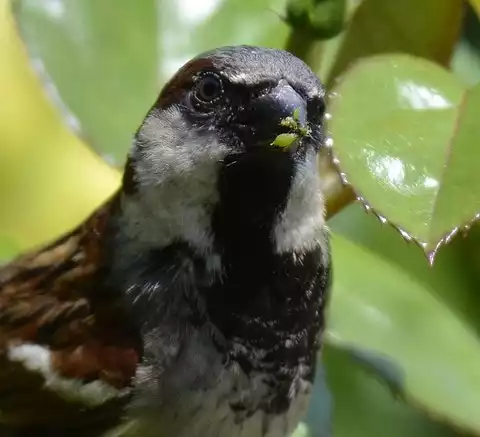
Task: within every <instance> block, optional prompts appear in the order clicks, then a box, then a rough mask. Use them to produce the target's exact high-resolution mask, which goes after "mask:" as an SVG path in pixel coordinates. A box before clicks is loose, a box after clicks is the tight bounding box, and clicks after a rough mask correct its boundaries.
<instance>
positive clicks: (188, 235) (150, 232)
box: [122, 109, 228, 269]
mask: <svg viewBox="0 0 480 437" xmlns="http://www.w3.org/2000/svg"><path fill="white" fill-rule="evenodd" d="M179 132H180V134H179ZM227 152H228V148H227V147H226V146H225V145H223V144H222V143H219V141H218V139H217V137H216V135H215V134H214V133H212V132H209V131H207V130H203V131H195V130H193V129H192V128H191V127H189V126H188V124H187V122H186V121H185V120H184V119H183V115H182V114H181V113H180V111H179V110H178V109H170V110H165V111H164V112H163V113H162V116H161V117H160V116H158V115H157V114H156V112H155V110H154V111H153V112H152V113H151V114H150V115H149V116H148V117H147V119H146V120H145V122H144V124H143V126H142V128H141V130H140V133H139V136H138V143H137V144H136V145H135V147H134V149H133V151H132V153H133V155H132V156H133V158H134V161H135V165H136V167H135V172H136V177H137V179H138V182H139V186H140V190H141V194H140V195H138V196H136V197H135V198H133V199H132V198H129V197H125V198H124V199H123V203H122V208H123V210H124V213H125V216H126V220H125V222H124V224H125V226H124V228H125V229H126V232H127V234H128V236H129V237H130V239H131V240H132V241H137V242H138V243H139V244H142V245H144V246H147V247H148V246H166V245H168V244H170V243H172V242H174V241H178V240H183V241H187V242H188V243H189V244H190V245H191V246H192V247H194V248H195V249H196V250H197V252H198V253H200V254H202V255H203V256H205V257H207V258H208V257H209V256H210V255H212V254H213V252H214V248H213V246H214V237H213V232H212V229H211V215H212V212H213V210H214V208H215V206H216V204H217V203H218V201H219V193H218V189H217V177H218V170H219V167H220V165H221V162H222V161H223V159H224V157H225V155H226V154H227ZM140 196H141V197H140ZM212 256H213V255H212ZM209 263H210V264H211V266H212V268H215V269H216V268H217V267H218V264H219V260H218V259H212V260H210V261H209Z"/></svg>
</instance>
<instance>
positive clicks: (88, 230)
mask: <svg viewBox="0 0 480 437" xmlns="http://www.w3.org/2000/svg"><path fill="white" fill-rule="evenodd" d="M113 202H114V199H113V200H111V201H109V202H107V203H106V204H105V205H104V206H103V207H101V208H100V209H99V210H97V211H96V212H95V213H94V214H93V215H91V216H90V217H89V218H88V219H87V220H86V221H85V222H84V223H82V224H81V225H80V226H78V227H77V228H76V229H74V230H73V231H72V232H70V233H68V234H67V235H64V236H62V237H61V238H59V239H58V240H57V241H55V242H54V243H52V244H50V245H48V246H47V247H44V248H42V249H40V250H38V251H36V252H33V253H29V254H27V255H24V256H21V257H20V258H18V259H16V260H14V261H13V262H12V263H10V264H8V265H6V266H4V267H2V268H0V426H4V425H7V426H10V427H12V428H25V429H26V428H32V429H47V430H53V431H54V430H56V429H67V428H72V429H76V430H78V429H80V428H79V427H80V426H82V427H85V426H87V427H90V428H89V429H90V432H91V431H92V429H93V428H92V427H96V426H98V427H100V428H101V427H104V426H107V427H108V426H109V423H107V422H111V423H115V422H117V421H118V420H119V418H120V415H121V410H122V408H121V407H122V406H123V405H124V403H125V402H126V399H127V398H128V396H129V386H130V382H131V379H132V377H133V376H134V374H135V369H136V367H137V364H138V362H139V360H140V354H141V346H140V344H141V343H140V341H139V339H138V335H137V333H136V330H135V329H134V328H133V327H132V325H131V323H130V322H129V319H128V317H127V315H126V312H125V310H124V309H123V307H122V304H121V302H120V296H118V293H117V294H116V293H115V292H114V291H112V290H109V289H108V287H106V286H105V284H104V282H102V250H101V236H102V232H103V229H104V227H105V225H106V221H107V218H108V216H109V213H110V210H111V207H112V203H113ZM34 435H37V434H34ZM50 435H52V434H50ZM69 435H70V434H69ZM88 435H93V434H91V433H89V434H88Z"/></svg>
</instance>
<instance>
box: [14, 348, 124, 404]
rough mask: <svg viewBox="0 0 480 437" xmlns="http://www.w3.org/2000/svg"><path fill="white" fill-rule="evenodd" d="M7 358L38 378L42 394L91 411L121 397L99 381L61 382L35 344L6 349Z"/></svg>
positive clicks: (46, 352)
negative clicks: (51, 395) (54, 394)
mask: <svg viewBox="0 0 480 437" xmlns="http://www.w3.org/2000/svg"><path fill="white" fill-rule="evenodd" d="M7 357H8V359H9V360H10V361H12V362H17V363H20V364H22V365H23V367H24V368H25V369H27V370H29V371H31V372H35V373H38V374H40V375H42V376H43V378H44V381H45V385H44V388H45V389H46V390H50V391H51V392H54V393H56V394H58V395H59V396H60V397H62V398H64V399H65V400H67V401H70V402H78V403H80V404H83V405H85V406H88V407H95V406H99V405H102V404H103V403H105V402H106V401H108V400H110V399H114V398H116V397H119V396H121V395H122V394H123V391H122V390H118V389H116V388H115V387H112V386H111V385H109V384H107V383H105V382H103V381H100V380H97V381H92V382H88V383H84V382H83V381H81V380H79V379H71V378H64V377H62V376H60V375H58V374H57V373H56V372H55V371H54V370H53V369H52V364H51V360H52V353H51V352H50V350H49V349H48V348H46V347H43V346H40V345H37V344H30V343H29V344H22V345H19V346H10V347H9V348H8V351H7Z"/></svg>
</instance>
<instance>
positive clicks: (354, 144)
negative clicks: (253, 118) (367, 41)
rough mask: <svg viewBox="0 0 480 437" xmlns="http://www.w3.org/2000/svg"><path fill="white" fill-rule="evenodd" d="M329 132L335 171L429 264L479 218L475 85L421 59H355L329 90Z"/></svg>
mask: <svg viewBox="0 0 480 437" xmlns="http://www.w3.org/2000/svg"><path fill="white" fill-rule="evenodd" d="M333 95H336V97H334V98H333V99H332V101H331V104H330V111H331V114H332V119H331V122H330V129H331V132H332V135H333V138H334V150H335V153H336V155H337V157H338V159H339V166H340V169H341V171H342V172H343V173H344V174H345V175H346V178H347V179H348V181H349V182H350V183H351V184H352V186H353V187H354V189H355V191H356V192H357V193H358V194H359V195H360V196H361V197H362V199H363V200H364V201H365V202H366V203H368V205H369V206H371V207H372V208H373V209H374V210H375V211H376V213H377V214H379V215H380V216H383V217H385V219H386V220H388V221H389V222H390V223H392V224H394V225H395V226H397V227H398V228H400V229H401V230H403V231H404V232H405V233H406V234H408V235H410V236H412V237H413V238H414V239H415V240H416V241H417V242H418V243H419V244H420V245H421V246H422V247H423V248H424V250H425V252H426V253H427V254H428V256H429V260H430V261H431V262H433V259H434V256H435V254H436V251H437V249H438V248H439V246H440V245H441V244H442V243H444V242H446V241H449V239H450V238H451V237H452V236H453V235H454V234H456V233H457V232H458V231H459V230H461V229H462V228H464V227H467V226H470V225H471V224H472V222H473V221H474V220H475V219H476V218H477V217H478V214H479V213H480V184H478V176H477V173H478V168H479V167H480V147H478V144H477V143H478V140H477V138H478V137H479V135H480V127H479V125H478V123H477V121H478V111H479V110H480V86H476V87H474V88H472V89H470V90H468V89H466V88H465V87H464V85H463V84H462V83H461V82H460V81H459V80H458V79H457V78H456V77H455V76H453V75H452V74H451V73H449V72H447V71H446V70H444V69H443V68H441V67H439V66H438V65H436V64H434V63H432V62H429V61H427V60H424V59H420V58H414V57H411V56H408V55H383V56H377V57H372V58H370V59H368V60H365V61H361V62H359V63H358V64H357V65H356V66H355V67H353V68H352V69H351V70H350V71H349V72H348V73H346V74H345V76H344V77H343V79H342V80H341V82H340V83H339V84H338V86H337V87H336V89H335V90H334V94H333Z"/></svg>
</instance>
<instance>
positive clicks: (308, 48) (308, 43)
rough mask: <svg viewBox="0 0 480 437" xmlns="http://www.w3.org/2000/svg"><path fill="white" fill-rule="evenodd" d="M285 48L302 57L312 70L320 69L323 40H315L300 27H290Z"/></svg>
mask: <svg viewBox="0 0 480 437" xmlns="http://www.w3.org/2000/svg"><path fill="white" fill-rule="evenodd" d="M285 49H286V50H287V51H289V52H290V53H293V54H294V55H295V56H296V57H297V58H300V59H302V60H303V61H304V62H305V63H306V64H307V65H308V66H309V67H310V68H311V69H312V70H313V71H315V72H317V71H318V70H319V69H320V65H321V60H322V49H323V42H322V41H319V40H315V39H313V38H312V36H311V35H309V34H307V32H304V31H302V30H300V29H292V30H291V31H290V35H289V36H288V39H287V42H286V44H285Z"/></svg>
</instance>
